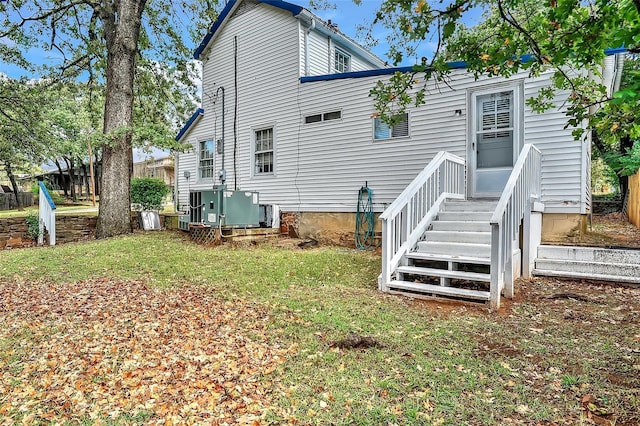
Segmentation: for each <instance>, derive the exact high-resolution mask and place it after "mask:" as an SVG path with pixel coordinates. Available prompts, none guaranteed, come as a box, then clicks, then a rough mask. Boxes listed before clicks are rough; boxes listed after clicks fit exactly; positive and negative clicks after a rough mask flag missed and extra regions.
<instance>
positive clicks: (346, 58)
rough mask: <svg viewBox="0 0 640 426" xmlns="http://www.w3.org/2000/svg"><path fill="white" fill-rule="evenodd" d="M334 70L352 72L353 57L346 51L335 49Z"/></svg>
mask: <svg viewBox="0 0 640 426" xmlns="http://www.w3.org/2000/svg"><path fill="white" fill-rule="evenodd" d="M333 60H334V63H333V69H334V70H335V71H336V72H349V71H351V55H349V54H348V53H347V52H345V51H344V50H340V49H337V48H336V49H335V52H334V55H333Z"/></svg>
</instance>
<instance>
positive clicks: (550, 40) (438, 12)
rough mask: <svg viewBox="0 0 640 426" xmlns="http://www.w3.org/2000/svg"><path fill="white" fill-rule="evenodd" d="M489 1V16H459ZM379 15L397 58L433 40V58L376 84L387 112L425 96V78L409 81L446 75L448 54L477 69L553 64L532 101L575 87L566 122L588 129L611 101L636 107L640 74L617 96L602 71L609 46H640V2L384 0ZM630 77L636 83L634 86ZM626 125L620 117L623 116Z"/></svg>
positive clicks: (498, 71)
mask: <svg viewBox="0 0 640 426" xmlns="http://www.w3.org/2000/svg"><path fill="white" fill-rule="evenodd" d="M439 4H440V5H442V2H440V3H439ZM474 8H476V9H475V10H477V8H483V9H484V10H485V13H484V16H483V22H482V23H480V24H479V25H477V26H475V27H472V28H467V27H465V26H464V24H463V23H462V21H461V18H462V17H463V16H464V15H465V14H467V13H468V12H469V11H470V10H472V9H474ZM376 18H377V19H376V21H375V23H377V24H381V25H383V26H385V27H386V28H387V29H388V30H389V34H390V35H389V36H388V42H389V45H390V46H392V47H391V48H390V50H389V53H388V55H389V57H390V58H392V59H393V61H394V63H395V64H399V63H400V62H401V61H402V60H404V58H406V57H411V56H414V55H415V53H416V52H417V47H418V46H419V45H420V43H423V42H424V41H425V40H429V41H431V42H432V43H434V44H435V46H436V48H435V53H434V57H433V58H422V61H420V63H419V64H418V65H417V66H416V67H415V69H414V72H413V73H410V74H411V75H412V78H411V79H408V78H395V79H390V80H389V81H388V82H381V83H379V84H378V85H377V86H376V87H375V88H374V89H373V90H372V92H371V94H372V96H374V98H375V107H376V110H377V111H378V112H379V113H380V114H381V115H382V118H383V119H385V120H387V121H390V120H391V117H393V116H394V115H396V114H398V113H399V112H404V111H405V110H406V108H408V107H409V106H410V105H411V104H412V103H414V102H415V103H417V104H421V103H423V102H424V95H425V91H426V85H424V84H422V85H416V84H415V83H409V81H415V80H416V79H415V76H416V74H418V73H422V72H424V73H425V74H426V75H425V80H428V79H434V80H436V81H446V78H447V75H448V74H449V73H450V71H451V70H450V69H449V68H448V66H447V63H446V61H451V60H463V61H465V62H466V64H467V68H468V70H469V71H470V72H472V73H474V74H475V76H476V77H480V76H481V75H487V76H503V77H509V76H511V75H513V74H514V73H516V72H519V71H520V70H526V71H527V72H528V73H529V75H530V76H538V75H540V73H541V72H543V71H547V70H552V71H554V77H553V79H552V80H553V86H552V87H549V88H545V89H543V90H542V91H541V92H540V93H539V94H538V95H537V96H534V97H532V98H531V99H529V100H528V101H527V103H528V104H529V106H531V107H532V108H533V109H534V110H535V111H538V112H541V111H544V110H546V109H549V108H552V107H554V106H555V105H554V104H553V102H552V100H553V98H554V96H555V93H556V91H558V90H563V91H565V90H566V91H569V92H570V97H569V102H568V105H567V108H568V116H569V121H568V125H570V126H574V127H577V129H576V132H575V133H574V135H575V136H576V138H580V137H582V136H584V134H583V130H582V129H583V127H582V123H583V122H584V120H589V122H590V124H591V125H592V126H596V125H597V124H598V123H599V122H600V121H601V120H603V117H604V116H606V114H607V113H604V112H603V113H601V114H594V112H595V111H597V109H598V108H597V107H598V106H603V105H605V104H607V103H611V104H614V105H620V106H624V107H626V108H627V109H628V110H629V111H634V110H637V107H638V100H639V99H640V79H639V78H635V79H631V80H630V81H632V82H633V83H630V86H628V87H627V88H625V90H623V91H621V92H620V93H618V94H617V95H616V97H615V98H614V99H613V100H611V99H610V98H609V97H608V95H607V92H606V90H605V88H604V86H602V85H601V84H599V83H598V82H597V79H593V78H587V77H585V75H586V73H585V71H587V72H588V73H590V74H591V75H592V76H596V77H597V76H599V75H600V74H601V72H600V67H601V64H602V60H603V59H604V50H605V49H606V48H611V47H620V46H625V47H626V48H627V49H628V50H629V51H630V52H636V53H637V52H638V51H640V39H638V36H637V34H640V2H632V1H628V0H613V1H611V0H593V1H591V2H578V1H574V0H551V1H545V2H540V1H538V0H525V1H522V0H455V1H453V2H450V3H449V4H448V5H447V6H436V2H427V1H425V0H419V1H417V3H416V2H415V1H412V0H384V1H383V3H382V5H381V7H380V9H379V11H378V14H377V17H376ZM631 85H632V86H631ZM619 122H620V127H622V121H621V120H619Z"/></svg>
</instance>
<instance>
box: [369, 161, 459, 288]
mask: <svg viewBox="0 0 640 426" xmlns="http://www.w3.org/2000/svg"><path fill="white" fill-rule="evenodd" d="M464 194H465V161H464V159H462V158H460V157H458V156H456V155H453V154H451V153H449V152H439V153H438V154H436V156H435V157H434V158H433V160H431V162H430V163H429V164H428V165H427V166H426V167H425V168H424V169H423V170H422V171H421V172H420V174H418V176H416V178H415V179H414V180H413V182H411V183H410V184H409V186H407V188H406V189H405V190H404V191H402V193H401V194H400V195H399V196H398V198H396V200H395V201H394V202H393V203H391V205H390V206H389V207H387V209H386V210H385V211H384V212H383V213H382V215H380V220H381V221H382V273H381V274H380V278H379V283H378V285H379V289H380V290H382V291H388V289H389V288H388V286H389V283H390V282H391V275H392V273H393V271H395V269H396V268H397V267H398V265H399V264H400V262H401V260H402V257H403V255H404V254H405V253H407V252H408V251H409V250H411V248H412V247H413V246H414V245H415V244H417V242H418V240H419V239H420V237H421V236H422V234H423V233H424V231H425V230H426V228H427V226H428V225H429V223H430V222H431V221H433V219H434V218H435V216H436V215H437V214H438V211H439V210H440V205H441V204H442V202H443V201H444V200H445V199H447V198H458V199H464V197H465V195H464Z"/></svg>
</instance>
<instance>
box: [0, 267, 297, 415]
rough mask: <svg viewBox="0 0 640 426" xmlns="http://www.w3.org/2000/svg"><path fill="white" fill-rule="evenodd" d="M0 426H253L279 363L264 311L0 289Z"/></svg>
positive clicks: (138, 288) (178, 297)
mask: <svg viewBox="0 0 640 426" xmlns="http://www.w3.org/2000/svg"><path fill="white" fill-rule="evenodd" d="M0 319H1V322H2V324H4V326H3V327H2V330H1V331H0V395H2V396H0V419H4V421H3V422H2V423H3V424H13V422H15V421H17V420H18V419H19V420H20V421H21V422H23V423H29V422H31V421H34V422H39V421H50V422H54V423H55V422H62V421H69V420H77V421H80V420H82V421H88V422H91V423H93V424H100V423H103V422H104V421H105V420H109V421H121V422H124V423H126V422H127V421H132V422H138V421H148V422H149V423H152V424H153V423H161V424H196V423H199V424H212V423H216V422H217V423H237V422H240V423H248V424H251V423H253V422H256V423H258V420H259V419H260V418H261V417H262V415H263V413H264V412H265V410H266V408H267V407H268V406H269V405H270V404H271V402H270V395H269V392H268V389H265V387H264V386H263V385H261V384H260V380H261V378H262V377H264V376H266V375H268V374H269V373H270V372H271V371H273V370H274V369H275V367H276V366H277V365H278V364H279V363H281V362H283V361H284V359H285V356H286V354H287V352H288V350H287V349H286V348H283V347H280V346H278V345H277V344H274V343H273V342H269V341H268V338H267V336H266V326H267V324H268V322H269V315H268V313H267V312H265V310H264V309H261V308H260V307H258V306H252V305H250V304H248V303H247V302H245V301H242V300H234V301H223V300H219V299H218V298H216V297H215V294H214V292H213V291H211V290H210V289H207V288H204V287H199V288H195V287H190V286H182V287H180V288H179V289H158V288H155V289H154V288H150V287H148V286H147V285H145V284H144V283H142V282H136V281H120V280H110V279H102V280H89V281H79V282H76V283H70V284H56V283H52V282H49V281H46V280H39V281H36V282H33V281H32V282H19V281H18V282H15V281H14V282H11V283H8V282H0Z"/></svg>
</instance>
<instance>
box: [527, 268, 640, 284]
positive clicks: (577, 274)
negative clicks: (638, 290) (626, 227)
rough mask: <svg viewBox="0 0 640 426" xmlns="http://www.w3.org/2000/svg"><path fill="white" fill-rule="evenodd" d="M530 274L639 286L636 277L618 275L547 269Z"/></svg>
mask: <svg viewBox="0 0 640 426" xmlns="http://www.w3.org/2000/svg"><path fill="white" fill-rule="evenodd" d="M532 273H533V275H536V276H545V277H558V278H575V279H586V280H595V281H609V282H616V283H630V284H640V277H637V276H636V277H625V276H620V275H601V274H590V273H588V272H567V271H552V270H548V269H534V270H533V271H532Z"/></svg>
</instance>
